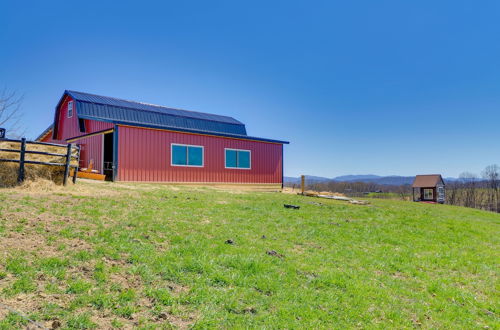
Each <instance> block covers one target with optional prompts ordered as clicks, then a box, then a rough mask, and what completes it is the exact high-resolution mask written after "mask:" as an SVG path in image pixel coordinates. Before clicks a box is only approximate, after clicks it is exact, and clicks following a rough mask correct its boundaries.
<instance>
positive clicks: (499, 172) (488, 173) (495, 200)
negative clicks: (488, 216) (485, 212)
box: [482, 164, 500, 212]
mask: <svg viewBox="0 0 500 330" xmlns="http://www.w3.org/2000/svg"><path fill="white" fill-rule="evenodd" d="M482 175H483V179H485V180H487V181H488V188H489V189H490V191H489V194H488V195H489V196H488V197H489V198H488V204H489V205H488V208H489V210H491V211H495V212H500V166H498V165H496V164H494V165H489V166H486V168H485V169H484V171H483V173H482Z"/></svg>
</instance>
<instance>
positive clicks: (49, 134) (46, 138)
mask: <svg viewBox="0 0 500 330" xmlns="http://www.w3.org/2000/svg"><path fill="white" fill-rule="evenodd" d="M40 142H49V143H59V144H66V141H62V140H54V139H53V138H52V130H51V131H50V132H48V133H47V134H46V135H45V136H44V137H43V138H42V139H40Z"/></svg>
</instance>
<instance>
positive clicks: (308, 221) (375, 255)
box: [0, 183, 500, 329]
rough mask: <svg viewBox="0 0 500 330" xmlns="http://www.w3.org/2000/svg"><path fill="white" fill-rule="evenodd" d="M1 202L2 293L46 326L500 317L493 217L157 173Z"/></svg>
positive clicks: (392, 322) (476, 324)
mask: <svg viewBox="0 0 500 330" xmlns="http://www.w3.org/2000/svg"><path fill="white" fill-rule="evenodd" d="M13 192H15V193H13ZM0 200H1V201H2V206H1V207H0V228H1V231H0V242H1V241H3V240H5V242H7V246H10V247H9V248H7V249H6V250H5V251H2V255H1V256H2V257H1V258H0V274H1V276H0V302H2V303H4V304H8V305H9V306H11V307H13V308H15V309H17V310H19V311H21V312H23V313H24V314H27V315H30V317H31V318H32V319H34V320H36V321H38V322H42V323H43V322H45V324H46V325H47V326H48V327H50V324H51V322H52V321H53V320H59V321H60V322H61V324H62V326H63V328H73V329H91V328H101V327H108V328H109V327H114V328H120V327H124V326H126V325H128V326H133V327H138V328H143V329H149V328H166V329H168V328H171V327H174V328H176V327H179V328H186V327H193V328H211V327H217V328H263V327H265V328H381V329H383V328H388V327H391V328H414V327H420V326H422V327H425V328H448V329H458V328H462V329H464V328H482V327H486V326H488V327H489V328H492V329H494V328H499V327H500V320H499V315H498V313H499V310H498V308H499V298H500V297H499V289H500V287H499V281H498V275H499V271H498V269H499V268H498V266H499V260H500V258H499V257H500V255H499V252H498V251H499V238H498V237H500V230H499V229H500V226H499V224H500V215H498V214H494V213H488V212H483V211H479V210H474V209H466V208H460V207H451V206H446V205H426V204H418V203H412V202H402V201H393V200H380V199H372V200H370V201H371V205H368V206H360V205H350V204H346V203H345V202H339V201H331V200H323V199H317V198H312V197H302V196H296V195H287V194H280V193H231V192H224V191H216V190H212V189H208V188H201V189H200V188H198V189H196V188H185V187H169V186H161V185H125V184H123V185H120V184H114V185H113V184H94V185H91V184H88V183H80V184H79V185H77V186H75V187H72V186H70V187H69V188H68V193H58V194H50V193H29V192H23V191H22V190H14V191H12V190H9V191H1V190H0ZM284 203H290V204H296V205H300V207H301V208H300V209H299V210H293V209H285V208H284V207H283V204H284ZM318 203H320V204H318ZM21 234H22V236H20V235H21ZM15 239H17V240H19V242H20V244H19V246H16V247H13V246H12V244H13V241H14V240H15ZM30 239H31V240H38V241H39V245H40V247H39V248H36V246H38V245H36V246H35V247H33V245H29V244H25V243H24V241H23V240H30ZM229 239H230V240H232V241H233V244H228V243H227V242H226V241H227V240H229ZM40 242H41V243H40ZM271 251H275V252H276V253H273V252H271ZM268 252H269V253H268ZM4 257H5V258H4ZM19 297H21V298H22V299H21V300H19V299H17V298H19ZM27 300H34V301H36V304H25V303H24V301H27ZM2 312H3V311H2V310H1V307H0V313H2ZM0 315H5V317H4V319H3V320H1V321H0V329H2V327H4V328H9V327H11V326H17V327H23V326H24V325H25V323H23V322H24V321H23V320H22V319H19V318H17V317H15V315H11V314H8V313H3V314H0ZM0 319H1V318H0Z"/></svg>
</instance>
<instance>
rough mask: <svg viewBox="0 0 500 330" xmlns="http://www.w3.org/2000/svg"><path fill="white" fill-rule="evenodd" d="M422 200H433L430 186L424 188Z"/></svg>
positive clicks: (432, 191)
mask: <svg viewBox="0 0 500 330" xmlns="http://www.w3.org/2000/svg"><path fill="white" fill-rule="evenodd" d="M424 200H426V201H432V200H434V189H432V188H426V189H424Z"/></svg>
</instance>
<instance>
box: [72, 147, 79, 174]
mask: <svg viewBox="0 0 500 330" xmlns="http://www.w3.org/2000/svg"><path fill="white" fill-rule="evenodd" d="M76 151H77V153H78V154H77V155H76V167H75V169H74V171H75V172H74V173H73V184H75V183H76V176H77V175H78V168H79V167H80V146H79V145H77V146H76Z"/></svg>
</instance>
